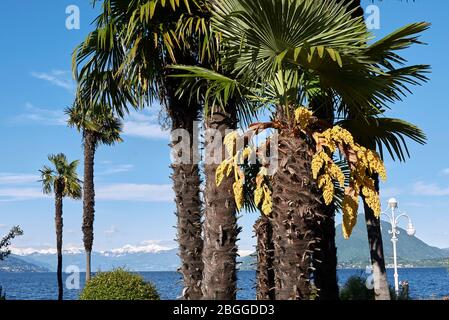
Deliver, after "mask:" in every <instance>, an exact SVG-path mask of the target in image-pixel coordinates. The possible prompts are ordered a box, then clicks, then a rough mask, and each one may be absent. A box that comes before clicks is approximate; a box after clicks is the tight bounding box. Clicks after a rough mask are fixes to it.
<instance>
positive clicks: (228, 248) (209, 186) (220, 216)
mask: <svg viewBox="0 0 449 320" xmlns="http://www.w3.org/2000/svg"><path fill="white" fill-rule="evenodd" d="M229 110H232V108H231V107H230V108H229ZM236 119H237V117H236V114H235V112H234V111H228V112H225V111H223V112H218V111H217V112H214V113H213V114H212V115H209V117H208V118H207V120H206V129H215V130H218V131H219V132H220V133H221V138H224V137H225V134H226V130H228V129H235V128H236V125H237V120H236ZM212 140H213V137H209V136H208V135H207V134H206V150H207V149H208V145H209V144H211V143H213V141H212ZM221 142H222V141H219V143H221ZM223 152H224V150H223ZM210 160H211V159H206V164H205V176H206V190H205V192H206V194H205V212H204V214H205V220H204V228H203V230H204V250H203V263H204V270H203V284H202V291H203V296H204V299H209V300H234V299H235V298H236V292H237V286H236V282H237V274H236V273H237V272H236V257H237V236H238V234H239V232H240V229H239V228H238V227H237V217H236V205H235V201H234V193H233V183H234V177H233V176H232V175H231V176H230V177H226V178H224V179H223V182H222V183H221V185H220V186H219V187H217V185H216V183H215V172H216V170H217V167H218V164H216V163H208V161H210Z"/></svg>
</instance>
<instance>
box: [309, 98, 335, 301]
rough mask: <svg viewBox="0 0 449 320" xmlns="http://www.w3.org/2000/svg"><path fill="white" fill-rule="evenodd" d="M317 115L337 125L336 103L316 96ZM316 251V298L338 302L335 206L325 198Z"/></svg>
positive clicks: (318, 228)
mask: <svg viewBox="0 0 449 320" xmlns="http://www.w3.org/2000/svg"><path fill="white" fill-rule="evenodd" d="M310 107H311V108H312V110H314V116H316V117H317V118H319V119H322V120H324V121H325V122H327V123H329V124H333V123H334V120H335V116H334V110H333V104H332V101H329V100H327V99H325V98H323V97H315V98H314V99H312V101H311V102H310ZM314 231H315V234H316V241H317V243H316V248H315V250H314V253H313V267H314V268H315V270H314V272H313V280H314V286H315V289H316V299H318V300H338V299H339V288H338V281H337V247H336V244H335V206H334V205H332V204H331V205H329V206H328V205H326V204H325V202H324V199H323V198H322V199H321V205H320V214H319V215H317V219H316V220H315V225H314Z"/></svg>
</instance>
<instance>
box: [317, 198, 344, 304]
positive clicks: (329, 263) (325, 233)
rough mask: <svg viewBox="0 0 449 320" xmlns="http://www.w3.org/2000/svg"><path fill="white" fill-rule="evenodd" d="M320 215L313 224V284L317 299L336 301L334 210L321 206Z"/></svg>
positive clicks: (337, 293) (337, 290)
mask: <svg viewBox="0 0 449 320" xmlns="http://www.w3.org/2000/svg"><path fill="white" fill-rule="evenodd" d="M321 209H322V213H321V214H320V215H319V219H318V220H317V221H316V222H317V223H316V224H315V233H316V236H317V237H316V238H317V244H316V248H315V252H314V254H313V259H314V268H315V271H314V273H313V279H314V284H315V287H316V289H317V299H319V300H338V299H339V289H338V279H337V247H336V244H335V208H334V206H332V205H330V206H326V205H325V204H324V202H323V204H322V205H321Z"/></svg>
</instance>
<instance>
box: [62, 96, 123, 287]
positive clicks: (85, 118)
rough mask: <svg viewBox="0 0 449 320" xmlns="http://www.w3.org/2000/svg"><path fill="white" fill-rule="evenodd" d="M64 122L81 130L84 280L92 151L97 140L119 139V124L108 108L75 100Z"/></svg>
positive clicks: (90, 231)
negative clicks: (66, 120) (87, 105)
mask: <svg viewBox="0 0 449 320" xmlns="http://www.w3.org/2000/svg"><path fill="white" fill-rule="evenodd" d="M66 114H67V115H68V116H69V119H68V125H69V126H70V127H75V128H76V129H77V130H78V131H82V135H83V148H84V185H83V227H82V230H83V242H84V249H85V250H86V282H88V281H89V280H90V276H91V256H92V245H93V240H94V219H95V186H94V161H95V151H96V149H97V147H98V145H100V144H105V145H113V144H114V143H116V142H122V139H121V138H120V132H121V131H122V124H121V122H120V120H119V119H118V118H116V117H114V115H113V113H112V110H111V109H110V108H104V107H103V108H101V107H99V108H89V109H86V108H83V107H82V105H80V104H76V103H75V105H74V106H72V107H71V108H68V109H67V110H66Z"/></svg>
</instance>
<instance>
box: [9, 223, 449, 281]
mask: <svg viewBox="0 0 449 320" xmlns="http://www.w3.org/2000/svg"><path fill="white" fill-rule="evenodd" d="M359 221H360V222H359V223H358V224H357V225H356V227H355V228H354V230H353V233H352V235H351V237H350V239H349V240H345V239H344V238H343V236H342V232H340V230H341V225H337V226H336V228H337V236H336V245H337V254H338V261H339V266H340V267H345V268H348V267H349V268H355V267H362V268H364V267H365V266H367V265H369V264H370V258H369V249H368V240H367V232H366V226H365V223H364V219H363V216H361V217H359ZM381 226H382V239H383V243H384V252H385V260H386V263H387V264H389V263H391V262H392V242H391V236H390V235H389V234H388V230H389V229H390V227H391V226H390V224H389V223H388V222H386V221H382V222H381ZM398 230H399V235H398V238H399V240H398V261H399V263H400V264H403V265H419V266H432V265H447V263H446V261H449V250H448V249H440V248H437V247H433V246H430V245H428V244H426V243H425V242H423V241H422V240H420V239H419V238H416V237H409V236H408V235H407V233H406V231H405V230H404V229H402V228H398ZM137 248H138V249H136V247H132V246H124V247H122V248H119V249H114V250H108V251H95V252H93V253H92V270H93V271H107V270H111V269H113V268H118V267H124V268H126V269H129V270H130V271H176V270H177V268H178V267H179V265H180V260H179V257H178V249H176V248H175V249H165V248H164V247H161V246H152V245H146V246H141V247H137ZM13 252H14V251H13ZM15 252H16V253H17V252H21V253H22V254H21V255H16V254H12V255H11V257H10V258H13V259H15V260H14V261H15V262H16V263H17V262H18V260H21V261H23V263H24V265H26V264H29V265H31V266H35V268H34V270H39V268H42V270H49V271H55V270H56V261H57V260H56V255H55V254H54V252H55V251H53V249H43V250H34V251H33V250H23V251H20V250H19V251H17V250H15ZM238 260H239V262H241V266H240V269H241V270H249V269H253V268H254V265H255V257H254V255H252V256H245V257H241V258H239V259H238ZM67 266H76V267H78V268H79V270H80V271H81V272H82V271H85V269H84V266H85V255H84V252H83V250H82V249H79V248H68V249H67V250H65V254H64V257H63V268H64V270H65V268H66V267H67ZM29 268H30V270H32V269H33V268H32V267H29ZM23 269H24V270H26V267H24V268H23ZM11 270H19V271H21V270H22V269H21V268H16V269H14V268H12V269H11ZM0 271H1V264H0Z"/></svg>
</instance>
